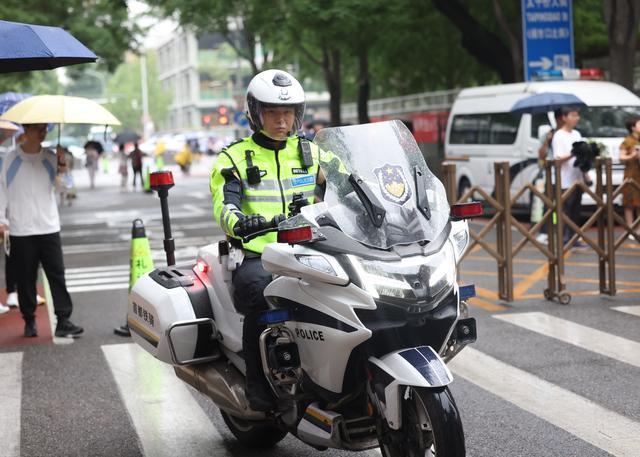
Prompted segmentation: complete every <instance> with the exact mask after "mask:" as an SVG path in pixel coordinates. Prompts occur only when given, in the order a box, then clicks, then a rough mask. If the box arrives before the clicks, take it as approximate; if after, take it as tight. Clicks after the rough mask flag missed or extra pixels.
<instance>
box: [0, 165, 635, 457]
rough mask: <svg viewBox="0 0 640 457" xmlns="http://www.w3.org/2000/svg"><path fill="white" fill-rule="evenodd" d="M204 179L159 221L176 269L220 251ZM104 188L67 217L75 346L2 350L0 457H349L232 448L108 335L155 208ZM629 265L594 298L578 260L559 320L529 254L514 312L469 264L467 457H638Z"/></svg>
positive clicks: (138, 196)
mask: <svg viewBox="0 0 640 457" xmlns="http://www.w3.org/2000/svg"><path fill="white" fill-rule="evenodd" d="M206 168H207V166H206V165H202V166H201V167H199V168H198V167H196V169H195V170H194V176H191V177H182V176H181V175H180V173H176V182H177V185H176V187H175V188H174V189H173V190H172V191H171V196H170V208H171V212H172V215H173V229H174V236H175V239H176V246H177V257H178V260H180V259H188V258H190V257H193V256H194V255H195V252H196V250H197V247H198V246H201V245H204V244H206V243H208V242H211V241H213V240H215V239H217V238H219V237H220V236H221V232H220V230H219V228H218V227H217V226H216V225H215V224H214V223H213V221H212V220H213V219H212V216H211V208H210V200H209V194H208V179H207V178H206V176H205V173H206ZM79 173H80V172H79ZM100 179H101V181H100V182H99V187H98V188H97V189H95V190H93V191H91V190H88V189H86V188H84V178H83V177H82V176H80V174H78V183H79V186H80V192H79V197H78V199H77V200H76V201H75V202H74V204H73V206H71V207H65V208H63V209H62V222H63V230H62V237H63V244H64V252H65V263H66V267H67V281H68V283H69V289H70V291H71V293H72V298H73V301H74V306H75V311H74V315H73V319H74V321H75V322H77V323H79V324H80V325H82V326H84V328H85V335H84V336H83V337H82V338H81V339H79V340H76V341H75V342H73V343H71V344H62V343H64V342H67V340H64V341H53V342H52V341H49V342H45V343H44V344H37V345H35V344H24V343H25V340H22V339H17V340H15V341H16V344H13V345H4V346H0V443H1V444H0V456H12V457H13V456H25V457H27V456H89V455H90V456H116V455H117V456H140V455H144V456H156V455H158V456H165V455H166V456H177V455H185V456H186V455H189V456H200V455H203V456H204V455H210V456H214V455H215V456H219V457H224V456H251V455H256V456H257V455H261V456H274V457H275V456H282V457H289V456H291V457H293V456H300V455H305V456H308V457H313V456H347V455H353V453H348V452H339V451H333V450H329V451H325V452H320V451H316V450H314V449H312V448H310V447H308V446H306V445H304V444H302V443H300V442H298V441H297V440H296V439H294V438H292V437H287V438H286V439H285V440H284V441H282V442H281V443H280V444H279V445H278V446H277V447H276V448H274V449H273V450H271V451H269V452H260V453H257V452H252V451H249V450H247V449H245V448H243V447H242V446H240V445H239V444H238V443H236V441H235V440H234V438H233V437H232V435H231V434H230V433H229V432H228V431H227V429H226V427H225V425H224V423H223V422H222V419H221V417H220V414H219V412H218V411H217V409H216V408H215V406H213V405H212V404H211V402H209V401H208V400H207V399H206V398H204V397H202V396H201V395H200V394H198V393H197V392H195V391H193V390H192V389H190V388H188V387H186V386H184V385H183V384H181V383H180V382H178V381H177V380H176V378H175V377H174V376H173V374H172V372H171V370H170V369H167V367H166V366H163V365H162V364H160V363H159V362H156V361H155V360H153V359H151V358H150V357H147V356H146V355H145V354H144V353H142V352H141V351H139V350H138V349H137V348H136V346H134V345H132V343H131V341H130V340H129V339H123V338H120V337H118V336H115V335H114V334H113V328H114V327H116V326H118V325H120V324H122V323H124V319H125V316H124V313H125V304H126V293H127V289H126V287H127V281H128V263H129V249H130V247H129V243H130V241H129V240H130V232H131V221H132V219H134V218H136V217H140V218H141V219H143V221H144V222H145V224H146V228H147V232H148V235H149V237H150V240H151V245H152V249H153V256H154V260H155V261H156V264H157V265H160V264H163V263H164V257H163V253H162V251H161V243H162V228H161V223H160V211H159V200H158V198H157V197H156V196H155V195H149V194H143V193H141V192H135V193H134V192H120V190H119V189H118V187H117V186H114V185H112V184H111V182H112V180H113V179H114V177H113V176H111V177H110V178H108V177H106V176H102V177H101V178H100ZM634 249H636V247H635V246H634V245H631V244H630V245H629V246H628V247H627V248H626V249H625V255H628V257H627V258H626V260H625V261H624V262H622V263H623V264H624V265H627V266H626V267H624V266H623V267H620V269H619V276H620V277H621V280H622V281H625V282H627V283H629V284H627V285H624V287H622V288H623V289H624V291H623V292H622V293H620V294H619V295H617V296H616V297H604V296H599V295H598V294H595V293H593V292H592V291H593V290H596V289H597V284H593V282H588V281H586V280H595V279H597V276H595V274H597V268H596V269H594V268H592V267H589V266H588V265H590V264H591V263H593V259H592V257H590V256H589V254H587V253H583V254H576V257H574V261H576V262H577V263H582V264H587V266H575V268H573V267H572V268H573V269H570V271H568V277H570V278H571V277H573V278H575V279H576V280H575V281H569V288H570V290H572V291H574V292H576V293H574V298H573V301H572V303H571V305H569V306H561V305H558V304H555V303H549V302H546V301H544V300H542V299H541V292H542V288H543V287H542V284H543V282H541V279H540V271H538V270H539V269H540V268H541V264H540V263H538V264H533V263H531V262H532V261H533V260H535V259H536V258H537V257H536V256H535V255H534V254H532V253H529V254H525V255H523V257H522V259H523V260H525V261H528V262H524V261H523V262H520V263H518V262H517V263H516V273H517V275H520V276H518V277H516V280H517V282H518V283H522V282H523V281H526V283H522V284H521V286H520V289H519V294H520V295H519V296H518V298H519V299H518V300H517V301H515V302H513V303H511V304H505V303H501V302H500V301H499V300H497V297H496V296H495V277H494V276H492V272H495V270H496V269H495V262H493V263H492V262H491V261H490V260H488V259H487V258H486V255H485V254H483V253H482V252H481V251H478V252H474V253H473V254H472V255H471V256H470V257H469V259H467V260H465V264H464V268H463V270H462V271H463V279H464V281H465V282H476V283H477V284H478V285H479V286H480V287H479V288H480V290H481V295H482V296H481V297H479V299H477V300H476V301H475V302H474V301H473V300H472V306H471V307H470V312H471V315H472V316H474V317H476V318H477V320H478V333H479V339H478V341H477V343H476V344H474V345H473V347H471V348H468V349H465V351H463V352H462V353H461V354H460V355H459V357H458V358H457V360H455V361H454V362H453V363H452V365H451V367H452V370H453V373H454V376H455V381H454V383H453V385H452V386H451V390H452V392H453V394H454V397H455V399H456V401H457V404H458V407H459V409H460V411H461V415H462V419H463V423H464V428H465V436H466V445H467V450H468V455H469V456H476V457H481V456H486V457H498V456H505V457H506V456H509V457H512V456H531V457H533V456H540V457H542V456H544V457H549V456H562V457H568V456H576V457H578V456H579V457H591V456H605V455H617V456H629V457H631V456H633V457H637V456H639V455H640V395H638V392H639V389H638V379H639V378H640V331H639V330H640V306H639V305H640V303H638V302H639V298H640V292H639V290H637V289H639V287H637V286H635V284H634V283H635V277H636V276H637V271H638V265H639V264H640V263H639V262H638V261H637V257H636V256H634V255H633V254H634ZM637 252H638V253H639V254H640V250H638V251H637ZM629 253H631V254H629ZM581 255H583V256H585V257H584V258H580V257H579V256H581ZM474 256H475V257H474ZM576 258H577V260H576ZM634 266H635V268H633V267H634ZM571 275H572V276H571ZM578 280H580V281H578ZM582 280H585V281H582ZM581 281H582V282H581ZM12 312H14V313H15V311H12ZM3 322H8V320H6V318H5V317H1V316H0V331H1V332H3V334H10V333H17V334H19V333H21V331H22V328H19V327H16V326H9V325H7V324H3ZM39 325H44V323H39ZM6 332H9V333H6ZM367 454H368V455H379V454H378V453H377V452H375V451H371V452H369V453H367ZM365 455H366V454H365Z"/></svg>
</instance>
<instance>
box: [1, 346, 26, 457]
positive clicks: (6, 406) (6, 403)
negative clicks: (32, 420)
mask: <svg viewBox="0 0 640 457" xmlns="http://www.w3.org/2000/svg"><path fill="white" fill-rule="evenodd" d="M0 385H1V387H0V405H2V406H1V407H0V430H2V431H1V432H0V437H1V438H2V439H1V440H0V441H1V442H2V448H1V449H0V454H1V455H3V456H5V457H20V418H21V401H22V352H6V353H3V354H0Z"/></svg>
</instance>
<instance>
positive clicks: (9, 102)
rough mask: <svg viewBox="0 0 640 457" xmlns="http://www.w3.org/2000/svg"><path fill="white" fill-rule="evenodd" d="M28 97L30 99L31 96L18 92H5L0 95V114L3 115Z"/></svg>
mask: <svg viewBox="0 0 640 457" xmlns="http://www.w3.org/2000/svg"><path fill="white" fill-rule="evenodd" d="M29 97H31V94H23V93H19V92H5V93H4V94H0V114H3V113H4V112H5V111H7V110H8V109H9V108H11V107H12V106H13V105H15V104H16V103H18V102H21V101H22V100H24V99H25V98H29Z"/></svg>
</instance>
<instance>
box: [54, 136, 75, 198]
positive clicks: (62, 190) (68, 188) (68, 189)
mask: <svg viewBox="0 0 640 457" xmlns="http://www.w3.org/2000/svg"><path fill="white" fill-rule="evenodd" d="M62 153H63V154H64V157H65V160H64V162H65V163H66V164H67V168H66V170H65V171H64V172H63V173H61V174H60V175H59V177H58V179H59V180H60V183H59V185H58V191H59V194H60V206H64V204H65V202H66V203H67V205H69V206H71V203H72V202H73V199H74V198H75V197H76V195H75V192H76V191H75V183H74V180H73V173H72V171H73V154H71V152H70V151H69V149H67V148H62Z"/></svg>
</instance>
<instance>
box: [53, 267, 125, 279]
mask: <svg viewBox="0 0 640 457" xmlns="http://www.w3.org/2000/svg"><path fill="white" fill-rule="evenodd" d="M128 275H129V268H127V269H122V270H113V271H90V272H88V273H71V274H67V275H65V276H66V277H67V279H88V278H108V277H111V276H128Z"/></svg>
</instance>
